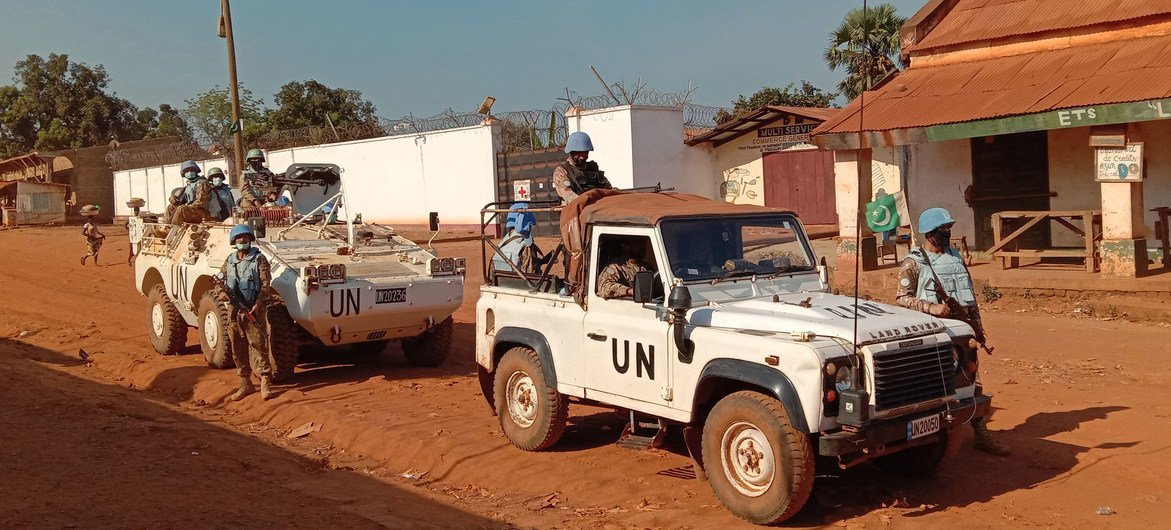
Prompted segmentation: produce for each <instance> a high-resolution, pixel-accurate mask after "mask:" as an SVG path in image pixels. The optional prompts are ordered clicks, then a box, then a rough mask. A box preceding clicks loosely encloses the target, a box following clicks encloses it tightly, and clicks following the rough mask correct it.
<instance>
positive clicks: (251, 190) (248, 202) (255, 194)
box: [240, 181, 264, 208]
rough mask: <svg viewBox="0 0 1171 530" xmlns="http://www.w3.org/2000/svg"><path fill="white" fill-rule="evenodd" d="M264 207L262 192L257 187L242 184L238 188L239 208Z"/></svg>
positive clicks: (247, 183)
mask: <svg viewBox="0 0 1171 530" xmlns="http://www.w3.org/2000/svg"><path fill="white" fill-rule="evenodd" d="M263 205H264V190H262V189H260V187H259V186H257V185H255V184H253V183H251V182H247V181H245V182H244V185H243V186H241V187H240V207H241V208H260V207H261V206H263Z"/></svg>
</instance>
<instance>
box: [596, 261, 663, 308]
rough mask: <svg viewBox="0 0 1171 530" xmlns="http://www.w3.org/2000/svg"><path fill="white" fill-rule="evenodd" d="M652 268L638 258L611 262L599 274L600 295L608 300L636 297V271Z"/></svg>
mask: <svg viewBox="0 0 1171 530" xmlns="http://www.w3.org/2000/svg"><path fill="white" fill-rule="evenodd" d="M647 270H650V269H649V268H648V267H647V266H646V265H645V264H643V263H642V262H641V261H638V260H637V259H628V260H626V261H622V262H618V263H611V264H609V265H606V268H604V269H602V272H601V274H598V296H601V297H602V298H604V299H606V300H610V299H614V298H632V297H634V275H635V273H638V272H642V271H647Z"/></svg>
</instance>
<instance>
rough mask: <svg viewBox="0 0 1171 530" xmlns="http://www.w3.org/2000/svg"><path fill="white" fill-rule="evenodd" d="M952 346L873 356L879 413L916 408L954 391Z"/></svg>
mask: <svg viewBox="0 0 1171 530" xmlns="http://www.w3.org/2000/svg"><path fill="white" fill-rule="evenodd" d="M954 372H955V368H954V359H953V357H952V349H951V344H950V343H944V344H937V345H934V346H929V347H926V348H918V349H913V350H901V351H893V352H883V353H877V354H875V355H874V403H875V408H876V409H877V410H887V409H893V408H896V407H901V406H904V405H913V404H915V403H921V402H924V401H929V400H932V399H939V398H942V397H947V396H950V395H951V394H952V393H954V392H955V373H954Z"/></svg>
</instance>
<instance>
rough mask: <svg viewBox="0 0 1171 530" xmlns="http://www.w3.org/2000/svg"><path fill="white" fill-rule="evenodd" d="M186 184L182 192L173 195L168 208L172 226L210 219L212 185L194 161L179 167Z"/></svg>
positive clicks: (168, 217) (168, 216) (169, 220)
mask: <svg viewBox="0 0 1171 530" xmlns="http://www.w3.org/2000/svg"><path fill="white" fill-rule="evenodd" d="M179 174H181V175H183V180H184V182H185V184H184V185H183V187H182V188H180V189H181V190H182V191H181V192H179V190H175V191H176V192H178V193H172V194H171V204H170V206H168V207H167V222H168V223H170V224H179V223H199V222H202V221H203V220H204V219H206V218H207V217H208V212H207V204H208V202H209V201H210V200H211V183H210V182H208V181H207V179H206V178H204V177H203V175H200V174H199V164H196V163H195V161H194V160H188V161H186V162H183V164H182V165H180V166H179Z"/></svg>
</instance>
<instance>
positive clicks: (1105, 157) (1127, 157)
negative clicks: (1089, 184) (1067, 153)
mask: <svg viewBox="0 0 1171 530" xmlns="http://www.w3.org/2000/svg"><path fill="white" fill-rule="evenodd" d="M1095 155H1096V157H1095V158H1096V163H1095V167H1094V173H1095V176H1096V177H1097V180H1098V182H1142V181H1143V144H1142V142H1135V143H1129V144H1126V147H1099V148H1097V149H1095Z"/></svg>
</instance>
